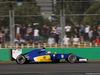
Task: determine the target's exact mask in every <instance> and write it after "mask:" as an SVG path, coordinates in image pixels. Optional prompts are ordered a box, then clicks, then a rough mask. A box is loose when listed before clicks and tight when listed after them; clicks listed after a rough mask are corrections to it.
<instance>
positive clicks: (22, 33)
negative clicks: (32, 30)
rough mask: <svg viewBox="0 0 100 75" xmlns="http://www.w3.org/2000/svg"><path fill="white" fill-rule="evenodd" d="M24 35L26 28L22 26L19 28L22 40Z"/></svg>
mask: <svg viewBox="0 0 100 75" xmlns="http://www.w3.org/2000/svg"><path fill="white" fill-rule="evenodd" d="M25 34H26V26H25V25H23V26H22V28H21V35H22V38H24V36H25Z"/></svg>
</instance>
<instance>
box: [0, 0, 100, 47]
mask: <svg viewBox="0 0 100 75" xmlns="http://www.w3.org/2000/svg"><path fill="white" fill-rule="evenodd" d="M0 6H1V7H0V28H1V33H0V48H41V47H49V48H53V47H55V48H56V47H57V48H58V47H59V48H63V47H68V48H69V47H78V48H79V47H80V48H81V47H99V44H100V42H99V41H97V40H98V39H100V26H99V24H100V12H99V7H100V2H99V1H77V0H76V1H68V0H47V1H45V0H35V1H32V2H25V1H23V2H17V1H16V2H15V1H6V2H4V1H3V2H2V1H1V2H0ZM68 26H69V27H70V29H66V28H67V27H68ZM87 26H89V31H88V33H86V32H85V28H86V27H87ZM82 27H83V29H82ZM66 35H67V38H69V39H70V40H71V42H72V43H71V44H68V45H64V41H66V40H64V38H66ZM75 35H77V38H79V39H80V40H78V41H80V42H79V43H78V44H77V45H73V42H74V41H73V38H75ZM52 38H54V39H53V40H54V41H55V42H54V43H55V44H54V45H49V44H48V43H49V42H50V43H51V41H52ZM50 40H51V41H50ZM52 42H53V41H52ZM81 42H82V44H81ZM86 42H88V43H86Z"/></svg>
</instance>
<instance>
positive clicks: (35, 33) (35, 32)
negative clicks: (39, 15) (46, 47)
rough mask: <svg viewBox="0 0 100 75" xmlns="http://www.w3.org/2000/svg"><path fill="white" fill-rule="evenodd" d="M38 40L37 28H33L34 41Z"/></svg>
mask: <svg viewBox="0 0 100 75" xmlns="http://www.w3.org/2000/svg"><path fill="white" fill-rule="evenodd" d="M38 40H39V30H38V29H37V28H35V29H34V41H38Z"/></svg>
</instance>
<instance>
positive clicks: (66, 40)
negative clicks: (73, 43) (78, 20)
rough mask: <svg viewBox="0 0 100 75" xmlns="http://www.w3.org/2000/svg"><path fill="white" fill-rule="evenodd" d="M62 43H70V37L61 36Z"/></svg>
mask: <svg viewBox="0 0 100 75" xmlns="http://www.w3.org/2000/svg"><path fill="white" fill-rule="evenodd" d="M63 43H64V45H68V44H69V43H70V38H69V37H68V36H67V35H66V36H65V37H64V38H63Z"/></svg>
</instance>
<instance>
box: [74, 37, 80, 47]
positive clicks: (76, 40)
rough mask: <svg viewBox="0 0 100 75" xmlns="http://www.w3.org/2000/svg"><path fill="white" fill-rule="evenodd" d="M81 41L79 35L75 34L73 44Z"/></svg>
mask: <svg viewBox="0 0 100 75" xmlns="http://www.w3.org/2000/svg"><path fill="white" fill-rule="evenodd" d="M79 42H80V39H79V38H78V37H77V35H75V37H74V38H73V44H74V45H77V44H78V43H79Z"/></svg>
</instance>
